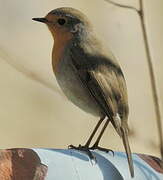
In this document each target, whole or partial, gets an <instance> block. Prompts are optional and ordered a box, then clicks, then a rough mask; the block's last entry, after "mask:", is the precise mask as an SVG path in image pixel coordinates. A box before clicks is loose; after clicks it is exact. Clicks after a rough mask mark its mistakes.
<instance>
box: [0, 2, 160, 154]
mask: <svg viewBox="0 0 163 180" xmlns="http://www.w3.org/2000/svg"><path fill="white" fill-rule="evenodd" d="M115 1H116V0H115ZM116 2H118V3H122V4H126V5H131V6H134V7H136V8H139V1H138V0H119V1H118V0H117V1H116ZM0 4H1V6H0V12H1V16H0V22H1V28H0V72H1V73H0V82H1V85H0V124H1V125H0V146H1V148H11V147H46V148H67V146H68V145H69V144H74V145H78V144H79V143H80V144H84V143H85V142H86V140H87V138H88V136H89V135H90V133H91V132H92V130H93V128H94V126H95V124H96V123H97V120H98V119H97V118H96V117H93V116H91V115H90V114H86V113H85V112H83V111H82V110H80V109H79V108H77V107H76V106H74V105H73V104H72V103H71V102H69V101H68V100H67V99H66V98H65V96H64V95H63V93H62V92H61V90H60V88H59V87H58V85H57V82H56V80H55V77H54V75H53V72H52V67H51V51H52V46H53V40H52V37H51V34H50V33H49V32H48V29H47V27H46V26H45V25H44V24H41V23H37V22H34V21H32V18H33V17H42V16H45V15H46V14H47V13H48V12H49V11H51V10H52V9H55V8H58V7H63V6H69V7H73V8H77V9H79V10H81V11H82V12H83V13H85V14H86V15H87V16H88V18H89V19H90V21H91V22H92V24H93V26H94V29H95V31H96V34H97V35H98V38H99V39H101V41H103V43H104V44H105V46H106V47H108V48H110V49H111V50H112V51H113V53H114V55H115V56H116V57H117V59H118V61H119V63H120V64H121V67H122V69H123V72H124V74H125V77H126V81H127V86H128V95H129V104H130V115H129V126H130V129H131V133H130V144H131V148H132V151H133V152H137V153H147V154H152V155H156V156H159V141H158V133H157V124H156V116H155V111H154V102H153V97H152V89H151V82H150V76H149V68H148V63H147V58H146V52H145V48H144V40H143V36H142V28H141V24H140V19H139V16H138V14H137V13H136V11H134V10H130V9H124V8H119V7H116V6H114V5H112V4H109V3H108V2H106V1H104V0H89V1H88V0H62V1H60V0H55V1H54V0H48V1H44V0H35V1H33V0H28V1H22V0H15V1H4V0H0ZM144 4H145V17H146V26H147V31H148V38H149V44H150V51H151V55H152V60H153V64H154V70H155V75H156V80H157V81H156V83H157V88H158V91H159V100H160V104H161V106H162V100H163V91H162V88H163V83H162V81H163V78H162V76H163V74H162V67H163V61H162V57H163V36H162V32H163V21H162V17H163V1H162V0H155V1H152V0H148V1H147V0H144ZM161 113H162V112H161ZM101 145H102V146H104V147H108V148H111V149H113V150H118V151H124V149H123V146H122V142H121V139H120V138H119V137H118V135H117V133H116V132H115V131H114V129H113V128H112V126H109V128H108V129H107V131H106V133H105V135H104V137H103V139H102V141H101Z"/></svg>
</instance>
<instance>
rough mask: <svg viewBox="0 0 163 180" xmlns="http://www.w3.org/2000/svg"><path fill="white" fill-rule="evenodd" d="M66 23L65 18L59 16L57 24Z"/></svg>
mask: <svg viewBox="0 0 163 180" xmlns="http://www.w3.org/2000/svg"><path fill="white" fill-rule="evenodd" d="M65 23H66V20H65V19H63V18H60V19H58V24H59V25H61V26H62V25H64V24H65Z"/></svg>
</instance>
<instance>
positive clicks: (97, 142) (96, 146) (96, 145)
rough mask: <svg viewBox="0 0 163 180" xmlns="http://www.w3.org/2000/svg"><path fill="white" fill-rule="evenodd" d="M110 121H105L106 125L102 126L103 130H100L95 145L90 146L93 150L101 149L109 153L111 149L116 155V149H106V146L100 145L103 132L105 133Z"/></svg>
mask: <svg viewBox="0 0 163 180" xmlns="http://www.w3.org/2000/svg"><path fill="white" fill-rule="evenodd" d="M109 121H110V120H109V119H107V120H106V122H105V124H104V127H103V128H102V130H101V132H100V134H99V136H98V138H97V140H96V142H95V143H94V145H93V146H92V147H90V149H92V150H94V149H98V150H100V151H104V152H107V153H108V152H109V151H111V152H112V153H113V155H114V151H113V150H111V149H106V148H103V147H100V146H99V145H98V144H99V142H100V140H101V138H102V136H103V134H104V131H105V129H106V127H107V126H108V124H109Z"/></svg>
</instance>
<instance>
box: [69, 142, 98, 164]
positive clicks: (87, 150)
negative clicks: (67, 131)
mask: <svg viewBox="0 0 163 180" xmlns="http://www.w3.org/2000/svg"><path fill="white" fill-rule="evenodd" d="M68 149H75V150H78V151H82V152H84V153H86V154H87V155H88V156H89V158H90V160H95V162H96V158H95V156H94V155H93V154H92V152H91V151H90V148H89V147H87V146H82V145H81V144H79V146H78V147H77V146H74V145H72V144H71V145H69V146H68Z"/></svg>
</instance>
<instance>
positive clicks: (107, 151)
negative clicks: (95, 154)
mask: <svg viewBox="0 0 163 180" xmlns="http://www.w3.org/2000/svg"><path fill="white" fill-rule="evenodd" d="M89 149H91V150H95V149H97V150H99V151H103V152H106V153H109V152H111V153H112V154H113V156H114V151H113V150H112V149H107V148H103V147H100V146H98V145H93V146H92V147H90V148H89Z"/></svg>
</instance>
